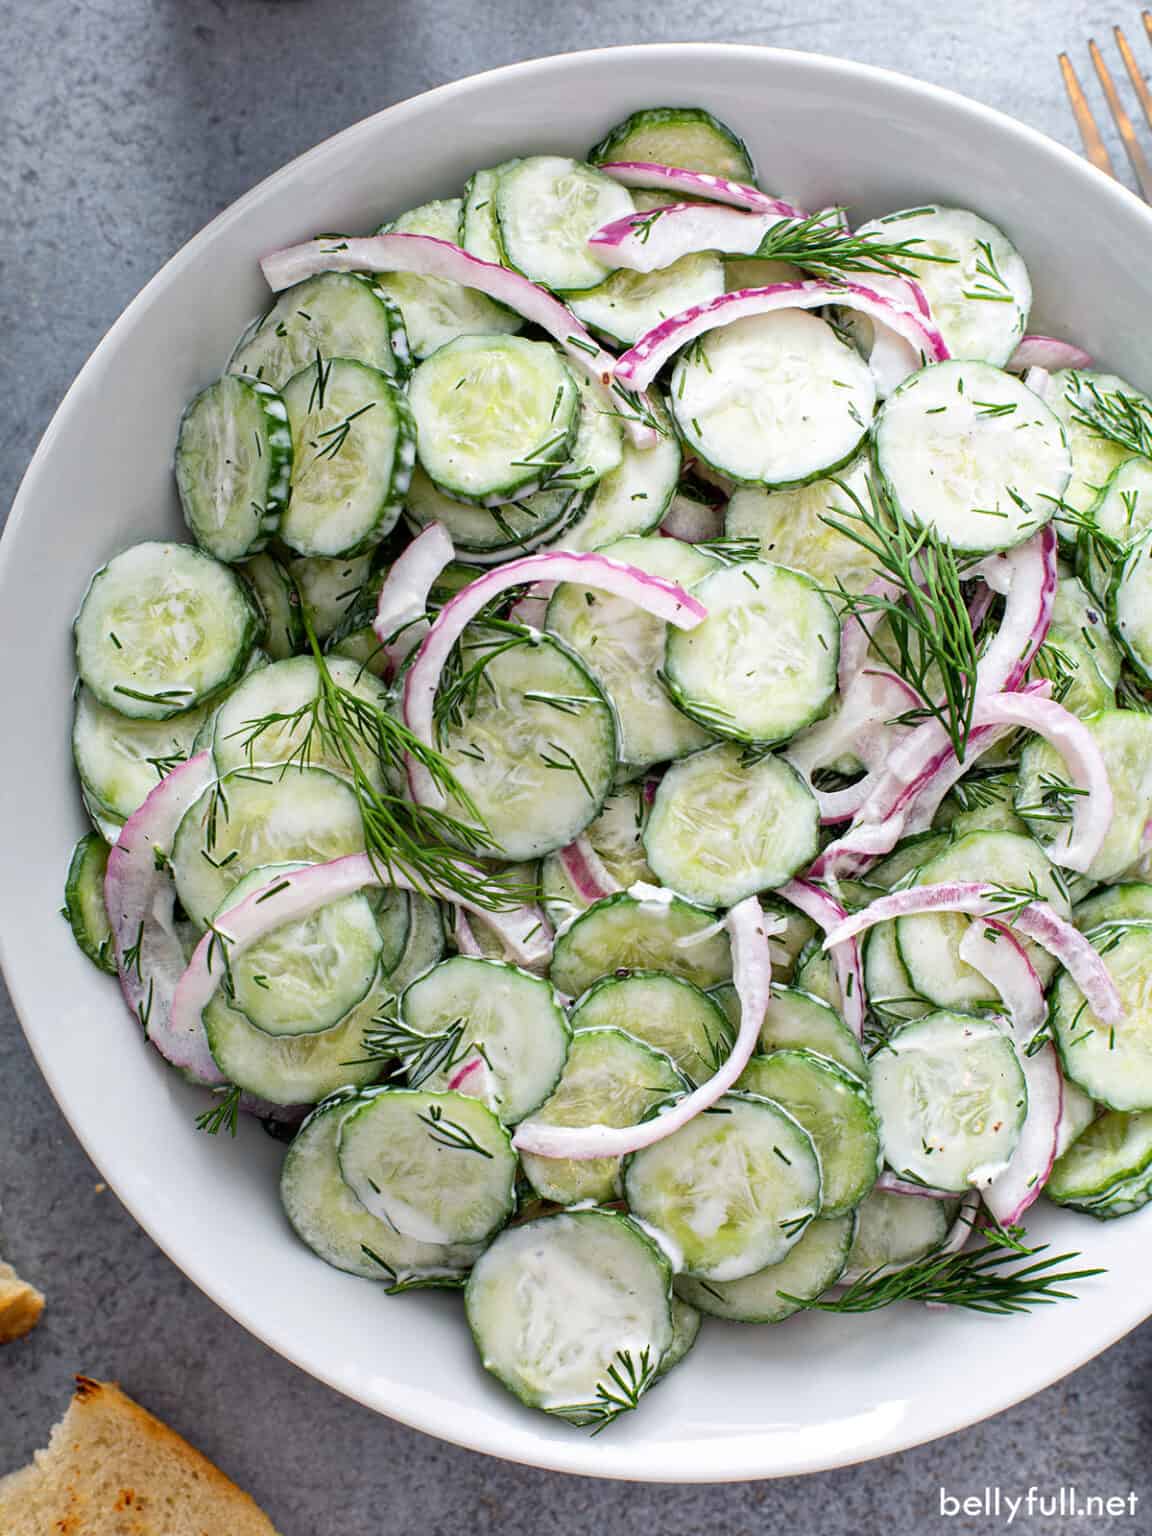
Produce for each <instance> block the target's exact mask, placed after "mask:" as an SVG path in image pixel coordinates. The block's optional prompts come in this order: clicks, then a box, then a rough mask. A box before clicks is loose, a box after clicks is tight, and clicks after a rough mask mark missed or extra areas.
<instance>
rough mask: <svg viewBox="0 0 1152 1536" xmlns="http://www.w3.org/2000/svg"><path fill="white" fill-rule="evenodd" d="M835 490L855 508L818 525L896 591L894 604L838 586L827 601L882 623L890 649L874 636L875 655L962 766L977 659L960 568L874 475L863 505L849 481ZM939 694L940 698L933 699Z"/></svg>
mask: <svg viewBox="0 0 1152 1536" xmlns="http://www.w3.org/2000/svg"><path fill="white" fill-rule="evenodd" d="M836 484H837V485H838V486H839V487H840V489H841V490H842V491H843V492H844V493H845V495H846V496H847V497H848V498H849V499H850V500H851V501H852V503H853V506H852V507H849V508H847V509H845V511H844V512H843V514H842V516H841V517H833V516H830V515H828V514H824V515H823V516H822V517H821V522H823V523H826V524H827V525H828V527H829V528H833V529H835V530H836V532H837V533H840V534H843V535H844V537H845V538H848V539H851V540H852V541H853V543H855V544H859V545H860V547H861V548H862V549H864V550H866V551H867V552H868V554H870V555H871V556H872V559H873V561H874V563H875V565H876V568H877V570H878V571H879V573H880V575H881V576H884V577H886V578H887V579H888V580H889V581H891V582H892V583H893V584H894V585H895V586H896V587H897V588H898V591H897V594H896V596H895V597H892V598H889V597H884V596H882V595H880V594H878V593H874V592H860V593H854V592H849V591H848V589H847V588H846V587H845V586H844V584H843V582H841V581H839V579H838V580H837V584H836V586H835V587H834V588H832V589H831V591H830V595H831V596H833V597H835V598H836V599H837V601H838V602H839V603H840V604H841V605H842V607H843V610H844V613H845V615H852V616H854V617H856V618H857V619H859V620H861V621H864V620H866V619H867V618H869V617H870V616H872V615H876V614H878V615H880V616H881V617H882V618H883V617H886V618H887V620H888V629H889V634H890V636H891V644H890V645H889V646H887V647H886V646H885V645H884V643H883V642H882V641H880V640H878V639H877V638H876V636H875V635H874V636H873V639H872V648H873V650H874V651H875V652H876V653H877V655H878V656H880V658H881V659H882V660H883V661H884V662H885V663H886V664H887V665H888V666H889V667H891V668H892V670H893V672H895V673H896V674H897V675H898V676H899V677H901V678H902V679H903V680H904V681H905V682H906V683H907V684H908V686H909V687H910V688H911V689H912V690H913V692H914V693H915V694H916V696H917V698H918V699H919V700H920V701H921V709H920V710H918V711H915V714H916V715H917V716H918V717H919V718H921V719H923V718H925V717H932V718H934V719H936V720H938V721H939V722H940V724H941V725H942V726H943V728H944V730H945V731H946V732H947V735H948V739H949V740H950V741H951V743H952V747H953V750H954V751H955V753H956V756H957V758H958V759H959V760H960V761H961V762H963V761H964V752H965V748H966V746H967V742H968V732H969V731H970V730H971V728H972V712H973V709H974V707H975V702H976V662H977V655H976V637H975V635H974V634H973V632H972V623H971V620H970V619H969V616H968V605H967V602H966V601H965V597H964V590H963V587H962V585H961V583H962V581H963V579H964V578H963V572H962V570H961V566H960V563H959V561H958V560H957V558H956V555H955V553H954V552H953V550H952V547H951V545H950V544H948V542H947V541H946V540H944V539H941V537H940V535H939V534H938V533H937V532H936V530H935V529H934V528H929V527H923V528H920V529H915V530H914V529H913V528H911V527H910V526H909V524H908V523H906V522H905V521H904V519H903V518H901V517H900V516H898V515H897V513H896V512H895V510H894V508H893V507H892V505H891V500H890V498H889V496H888V494H887V492H886V491H885V490H884V489H883V487H882V486H881V485H880V484H879V482H878V481H877V480H876V479H875V478H873V477H872V476H869V479H868V500H869V505H868V506H865V505H864V502H863V501H862V500H861V499H860V497H859V496H858V495H857V493H856V491H855V490H854V489H853V487H852V486H851V485H849V484H848V482H847V481H844V480H836ZM937 687H939V688H940V689H941V690H942V692H943V698H937V697H936V688H937Z"/></svg>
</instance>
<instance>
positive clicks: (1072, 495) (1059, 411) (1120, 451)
mask: <svg viewBox="0 0 1152 1536" xmlns="http://www.w3.org/2000/svg"><path fill="white" fill-rule="evenodd" d="M1093 392H1095V393H1096V394H1098V395H1100V396H1106V395H1111V394H1116V393H1120V394H1125V395H1135V396H1137V397H1138V398H1140V399H1143V400H1144V401H1145V403H1148V399H1147V396H1144V395H1141V392H1140V391H1139V390H1138V389H1134V388H1133V387H1132V385H1131V384H1129V383H1128V382H1127V380H1126V379H1121V378H1118V377H1117V375H1116V374H1114V373H1097V372H1095V371H1094V370H1092V369H1072V368H1069V369H1061V370H1059V371H1058V372H1056V373H1054V374H1053V375H1052V378H1051V382H1050V383H1049V385H1048V389H1047V392H1046V394H1045V399H1046V400H1047V402H1048V404H1049V405H1050V406H1051V407H1052V409H1053V411H1055V413H1056V415H1057V417H1058V418H1059V420H1060V423H1061V425H1062V426H1063V428H1064V434H1065V436H1066V437H1067V439H1068V446H1069V448H1070V450H1071V453H1072V478H1071V479H1070V480H1069V482H1068V485H1067V487H1066V488H1065V491H1064V500H1065V501H1066V502H1067V504H1068V505H1069V506H1070V507H1071V508H1072V510H1073V511H1074V512H1079V513H1088V512H1091V511H1092V509H1093V508H1094V506H1095V504H1096V502H1097V500H1098V498H1099V496H1100V492H1101V491H1102V489H1103V488H1104V486H1105V485H1106V484H1107V482H1108V480H1109V478H1110V477H1111V475H1112V474H1113V473H1114V471H1115V470H1117V469H1119V467H1120V465H1121V464H1123V463H1124V461H1125V459H1129V458H1131V457H1132V454H1131V451H1130V450H1129V449H1127V448H1124V447H1122V446H1121V445H1120V444H1119V443H1115V442H1113V441H1112V439H1111V438H1107V437H1102V436H1101V435H1100V434H1099V433H1097V432H1094V431H1093V430H1092V428H1091V427H1089V426H1087V425H1086V424H1085V423H1084V422H1082V421H1080V420H1078V414H1079V408H1080V407H1081V405H1083V406H1091V404H1092V395H1093ZM1056 526H1057V528H1058V529H1059V532H1060V535H1061V538H1063V539H1064V540H1066V542H1068V543H1069V544H1071V545H1073V546H1075V545H1076V543H1077V542H1078V541H1079V538H1080V523H1079V521H1072V520H1069V519H1064V520H1061V518H1060V515H1059V512H1057V521H1056Z"/></svg>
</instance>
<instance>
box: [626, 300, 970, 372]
mask: <svg viewBox="0 0 1152 1536" xmlns="http://www.w3.org/2000/svg"><path fill="white" fill-rule="evenodd" d="M825 304H837V305H840V306H841V307H842V308H845V309H855V310H859V312H860V313H861V314H864V315H867V316H868V317H869V318H870V319H871V320H872V321H873V323H874V324H876V325H879V326H888V327H889V328H890V329H892V330H893V331H895V332H896V333H897V335H899V336H901V337H903V338H904V340H905V341H907V342H908V343H909V344H910V346H911V347H912V348H913V349H914V350H915V352H916V353H917V354H918V355H919V354H922V355H923V356H924V357H925V358H927V360H928V361H929V362H934V363H937V362H943V361H945V360H946V359H947V357H948V356H949V352H948V348H947V346H946V345H945V342H944V338H943V336H941V334H940V332H939V331H938V330H937V329H936V327H935V326H934V325H933V324H932V322H931V320H929V319H928V318H927V317H926V316H924V315H922V314H921V313H920V311H919V309H918V308H916V307H914V306H912V304H911V301H909V303H908V304H904V303H901V302H899V301H898V300H897V299H896V298H894V297H891V296H890V295H888V294H882V293H877V292H876V290H875V289H873V288H868V287H865V286H864V285H863V284H862V283H831V282H821V281H817V280H815V279H808V280H806V281H804V282H799V283H773V284H771V285H770V286H769V287H767V288H742V289H739V290H738V291H737V292H735V293H722V294H720V296H719V297H718V298H715V299H710V300H709V301H708V303H707V304H697V305H695V306H693V308H691V309H685V310H682V311H681V313H680V314H678V315H672V316H671V317H670V318H669V319H667V320H663V321H661V323H660V324H659V325H657V326H654V327H653V328H652V330H650V331H648V332H646V333H645V334H644V335H643V336H641V338H640V340H639V341H638V342H637V343H636V344H635V346H633V347H630V348H629V350H628V351H627V352H625V353H624V354H623V355H622V356H621V357H619V358H618V359H617V360H616V368H615V376H616V378H617V380H618V381H619V382H620V383H621V384H623V385H625V386H626V387H627V388H628V389H631V390H645V389H647V388H648V386H649V384H651V382H652V380H653V379H654V378H655V377H656V375H657V374H658V373H659V372H660V370H661V368H663V366H664V364H665V363H666V362H667V361H668V360H669V358H671V357H672V356H674V354H675V353H677V352H679V351H680V349H681V347H685V346H687V345H688V343H689V342H690V341H694V340H695V338H696V337H697V336H703V335H704V334H706V332H708V331H712V330H715V329H716V327H717V326H721V325H732V324H734V323H735V322H736V321H737V320H745V319H747V318H748V317H749V316H751V315H767V314H771V313H773V312H774V311H775V310H778V309H820V308H822V307H823V306H824V305H825Z"/></svg>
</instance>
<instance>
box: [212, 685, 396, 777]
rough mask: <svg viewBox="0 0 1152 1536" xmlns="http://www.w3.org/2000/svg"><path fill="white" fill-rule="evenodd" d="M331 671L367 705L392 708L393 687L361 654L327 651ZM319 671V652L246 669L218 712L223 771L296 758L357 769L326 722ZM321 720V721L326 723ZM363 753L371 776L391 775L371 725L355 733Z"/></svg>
mask: <svg viewBox="0 0 1152 1536" xmlns="http://www.w3.org/2000/svg"><path fill="white" fill-rule="evenodd" d="M327 666H328V675H329V676H330V677H331V679H332V681H333V682H334V683H335V684H336V686H337V687H338V688H340V689H341V690H343V692H344V693H346V694H348V695H350V696H351V698H353V699H355V700H359V701H361V702H362V704H363V706H364V708H365V710H366V711H372V710H375V711H377V712H379V713H381V714H382V713H384V711H385V710H386V709H387V707H388V701H389V695H388V690H387V689H386V687H385V686H384V684H383V683H381V682H380V681H379V679H378V678H376V677H373V676H372V674H371V673H369V672H365V671H364V670H363V669H362V668H361V667H359V666H357V664H356V663H355V662H354V661H350V660H347V659H344V658H342V657H339V656H330V657H328V658H327ZM319 686H320V677H319V672H318V671H317V667H316V663H315V661H314V660H313V658H312V657H311V656H293V657H291V658H290V659H289V660H287V661H277V662H274V663H273V665H272V666H270V667H264V668H263V669H262V670H261V671H259V672H254V673H252V674H251V675H250V676H248V677H246V678H245V679H244V681H243V682H242V683H240V684H239V685H238V686H237V687H236V688H234V689H233V690H232V692H231V693H230V694H229V695H228V697H227V698H226V699H225V701H224V703H223V704H222V705H221V706H220V708H219V710H218V711H217V713H216V723H215V726H214V727H213V730H212V755H213V758H214V760H215V763H216V772H217V773H219V774H220V775H221V776H223V775H224V774H226V773H231V772H233V771H234V770H239V769H242V768H243V769H251V768H254V767H260V768H263V767H271V766H274V765H277V764H283V763H291V764H294V765H295V766H297V767H299V766H301V765H304V766H307V767H310V768H326V769H327V770H328V771H329V772H330V773H335V774H338V775H340V776H341V777H342V778H347V777H349V765H348V763H347V761H346V760H345V758H344V757H343V756H342V754H341V753H340V752H339V751H338V750H337V747H336V745H335V743H334V741H333V739H332V736H331V732H330V731H329V730H328V729H327V728H326V727H325V725H324V721H325V719H326V718H327V717H326V715H325V713H324V711H323V710H322V708H321V706H320V705H319V704H318V703H317V695H318V690H319ZM318 722H319V723H318ZM352 740H353V746H354V748H355V752H356V757H357V760H358V761H359V763H360V766H361V768H362V770H363V772H364V775H365V777H366V778H367V779H369V781H370V782H372V783H376V784H382V783H383V775H382V772H381V766H380V759H379V754H378V751H377V744H376V742H375V740H374V739H372V738H371V735H370V733H369V732H367V731H366V732H364V733H360V734H358V733H356V732H353V733H352Z"/></svg>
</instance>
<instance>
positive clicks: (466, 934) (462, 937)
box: [452, 907, 484, 960]
mask: <svg viewBox="0 0 1152 1536" xmlns="http://www.w3.org/2000/svg"><path fill="white" fill-rule="evenodd" d="M452 937H453V939H454V940H455V943H456V949H457V951H458V952H459V953H460V954H462V955H467V956H469V958H471V959H473V960H479V959H480V958H481V957H482V956H483V954H484V951H483V950H482V949H481V948H480V945H479V944H478V943H477V941H476V935H475V934H474V933H473V932H472V924H471V923H470V922H469V921H468V914H467V913H466V912H464V911H463V910H462V909H461V908H460V907H457V908H456V911H455V914H454V916H453V918H452Z"/></svg>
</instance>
